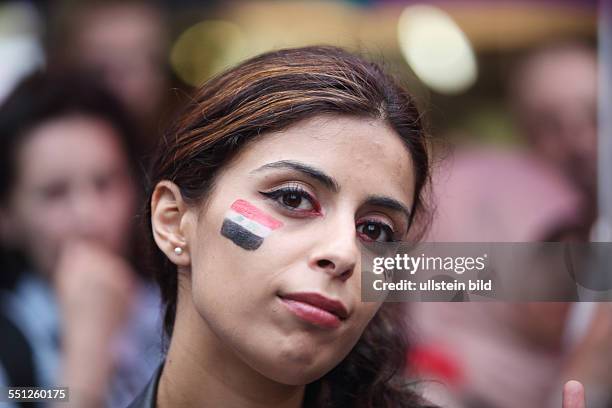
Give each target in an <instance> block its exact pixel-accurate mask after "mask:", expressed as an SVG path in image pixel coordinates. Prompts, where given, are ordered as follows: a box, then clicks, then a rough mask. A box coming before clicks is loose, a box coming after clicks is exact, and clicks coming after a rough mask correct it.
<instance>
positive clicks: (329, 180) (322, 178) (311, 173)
mask: <svg viewBox="0 0 612 408" xmlns="http://www.w3.org/2000/svg"><path fill="white" fill-rule="evenodd" d="M267 169H289V170H295V171H298V172H300V173H302V174H304V175H305V176H308V177H310V178H313V179H315V180H317V181H318V182H320V183H321V184H322V185H323V186H324V187H326V188H327V189H329V190H331V191H332V192H334V193H337V192H339V191H340V185H339V184H338V182H337V181H336V180H335V179H334V178H333V177H331V176H329V175H327V174H325V172H324V171H323V170H320V169H317V168H316V167H313V166H310V165H308V164H305V163H301V162H298V161H293V160H280V161H276V162H272V163H268V164H264V165H263V166H261V167H258V168H257V169H255V170H253V171H252V172H251V173H256V172H259V171H262V170H267Z"/></svg>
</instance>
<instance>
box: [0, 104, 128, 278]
mask: <svg viewBox="0 0 612 408" xmlns="http://www.w3.org/2000/svg"><path fill="white" fill-rule="evenodd" d="M134 205H135V192H134V184H133V181H132V179H131V176H130V170H129V166H128V159H127V156H126V154H125V152H124V150H123V147H122V145H121V142H120V139H119V136H118V135H117V133H116V131H115V130H114V129H113V128H112V127H111V126H110V125H108V124H107V123H106V122H105V121H103V120H100V119H96V118H93V117H85V116H68V117H64V118H58V119H55V120H52V121H49V122H46V123H43V124H41V125H40V126H38V127H36V128H34V129H32V130H31V131H30V134H28V135H27V136H26V139H25V141H24V143H23V144H22V145H21V146H20V147H19V149H18V152H17V156H16V179H15V181H14V188H13V190H12V192H11V194H10V198H9V202H8V205H7V208H5V209H3V211H2V214H3V217H2V220H3V233H4V236H5V239H8V240H9V241H10V242H11V245H13V246H16V247H18V248H21V249H22V250H25V251H26V252H27V253H28V255H29V256H30V258H31V260H32V261H33V263H34V266H35V267H36V268H37V269H38V271H39V272H42V273H45V274H48V273H52V271H53V269H54V267H55V264H56V261H57V259H58V256H59V252H60V251H61V248H62V245H63V244H64V243H65V242H66V241H68V240H71V239H88V240H94V241H96V242H97V243H99V244H101V245H103V246H104V247H106V248H108V249H110V250H112V251H114V252H117V253H121V252H123V251H125V248H126V246H127V245H128V242H129V241H128V238H129V229H130V224H131V219H132V217H133V214H134V209H135V207H134Z"/></svg>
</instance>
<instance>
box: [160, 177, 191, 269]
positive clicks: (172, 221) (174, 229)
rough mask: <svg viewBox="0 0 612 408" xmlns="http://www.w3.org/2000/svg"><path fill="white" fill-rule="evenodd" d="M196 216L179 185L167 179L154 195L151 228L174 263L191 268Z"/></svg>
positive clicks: (163, 250)
mask: <svg viewBox="0 0 612 408" xmlns="http://www.w3.org/2000/svg"><path fill="white" fill-rule="evenodd" d="M193 216H194V214H193V212H192V211H190V210H189V208H188V206H187V205H186V203H185V201H184V200H183V196H182V195H181V191H180V189H179V188H178V186H177V185H176V184H174V183H173V182H171V181H167V180H163V181H160V182H159V183H157V185H156V186H155V190H154V191H153V194H152V195H151V227H152V229H153V237H154V239H155V243H156V244H157V246H158V247H159V249H161V250H162V252H163V253H164V254H166V256H167V257H168V259H170V261H171V262H172V263H174V264H175V265H177V266H189V265H190V264H191V258H190V255H189V239H188V238H189V237H188V235H189V234H188V233H189V231H191V230H192V229H191V227H194V225H191V224H193V221H194V217H193Z"/></svg>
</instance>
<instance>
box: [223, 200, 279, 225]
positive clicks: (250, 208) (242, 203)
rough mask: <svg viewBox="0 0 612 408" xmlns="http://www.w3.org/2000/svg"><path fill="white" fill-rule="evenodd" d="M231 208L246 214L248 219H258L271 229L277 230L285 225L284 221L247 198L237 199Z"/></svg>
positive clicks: (257, 220)
mask: <svg viewBox="0 0 612 408" xmlns="http://www.w3.org/2000/svg"><path fill="white" fill-rule="evenodd" d="M231 209H232V210H234V211H236V212H237V213H238V214H241V215H243V216H245V217H246V218H248V219H251V220H253V221H256V222H258V223H260V224H262V225H264V226H266V227H268V228H270V229H271V230H275V229H277V228H279V227H282V226H283V223H282V222H281V221H279V220H277V219H276V218H274V217H272V216H270V215H268V214H266V213H265V212H263V211H262V210H260V209H259V208H257V207H255V206H254V205H253V204H251V203H249V202H248V201H246V200H241V199H239V200H236V201H234V203H233V204H232V206H231Z"/></svg>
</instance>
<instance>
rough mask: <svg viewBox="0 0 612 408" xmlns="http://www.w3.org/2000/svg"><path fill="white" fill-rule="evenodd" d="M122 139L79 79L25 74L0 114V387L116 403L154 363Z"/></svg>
mask: <svg viewBox="0 0 612 408" xmlns="http://www.w3.org/2000/svg"><path fill="white" fill-rule="evenodd" d="M130 135H131V131H130V126H129V122H128V121H127V120H126V118H125V114H123V112H122V111H121V110H120V109H119V103H118V102H117V101H116V100H115V99H114V98H113V97H112V96H110V95H109V94H107V93H106V92H105V91H104V90H103V89H101V88H98V87H97V86H95V85H94V84H93V83H92V81H90V80H88V79H85V78H81V77H80V76H67V75H66V76H62V77H49V76H45V75H41V74H38V75H35V76H34V77H32V78H29V79H27V80H26V81H24V82H23V83H22V84H21V85H20V86H18V87H17V89H16V90H15V91H14V92H13V93H12V95H10V96H9V98H8V99H7V100H6V102H5V103H4V105H3V106H2V107H0V154H1V157H0V239H1V244H2V248H1V249H2V252H1V255H2V264H1V266H2V270H1V271H0V273H1V275H0V276H1V279H0V280H1V283H2V285H1V286H2V290H1V291H0V324H1V325H2V329H0V332H2V336H1V337H0V383H4V384H6V385H11V386H54V385H56V386H59V385H62V386H68V387H70V402H71V404H72V406H83V407H96V406H104V405H105V404H107V405H109V406H122V405H126V404H127V402H128V401H129V400H130V399H131V398H132V397H133V396H134V395H135V393H136V392H137V391H138V390H139V389H140V388H141V387H142V386H143V384H145V383H146V380H147V378H148V377H149V376H150V374H151V372H152V371H153V369H154V368H155V367H156V365H157V364H158V362H159V359H160V356H161V355H160V349H161V348H160V344H159V339H160V333H161V331H160V327H161V326H160V323H159V319H158V318H157V313H158V308H159V296H158V293H157V291H156V290H155V289H154V288H153V286H151V285H150V284H148V283H145V281H144V280H143V279H142V278H141V277H139V275H138V274H137V273H136V271H135V267H134V266H133V264H132V263H131V262H130V260H129V258H130V256H134V253H133V250H132V248H133V245H132V243H133V238H134V236H133V233H132V232H133V224H134V218H135V217H134V215H135V210H136V204H137V200H138V196H139V192H138V189H137V186H138V183H137V177H136V173H135V168H136V162H135V160H134V158H133V148H132V147H131V141H130Z"/></svg>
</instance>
